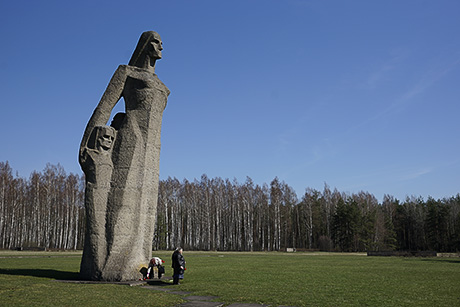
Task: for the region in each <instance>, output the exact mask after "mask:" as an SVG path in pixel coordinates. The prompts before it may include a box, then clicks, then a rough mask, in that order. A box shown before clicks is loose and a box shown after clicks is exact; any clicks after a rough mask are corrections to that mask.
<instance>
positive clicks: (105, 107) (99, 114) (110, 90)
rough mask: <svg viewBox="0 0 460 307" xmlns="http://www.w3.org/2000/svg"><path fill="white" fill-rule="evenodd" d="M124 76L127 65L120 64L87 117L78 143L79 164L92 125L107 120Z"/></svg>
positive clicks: (120, 90) (118, 96) (118, 94)
mask: <svg viewBox="0 0 460 307" xmlns="http://www.w3.org/2000/svg"><path fill="white" fill-rule="evenodd" d="M126 77H127V66H126V65H120V66H119V67H118V68H117V70H116V71H115V73H114V74H113V76H112V79H111V80H110V82H109V84H108V85H107V88H106V90H105V92H104V94H103V95H102V98H101V100H100V101H99V104H98V105H97V107H96V109H95V110H94V112H93V115H91V118H90V119H89V121H88V124H87V125H86V129H85V132H84V134H83V138H82V140H81V144H80V153H79V161H80V164H82V162H83V159H82V158H83V152H84V150H85V148H87V144H88V140H89V138H90V136H91V132H92V131H93V129H94V127H96V126H103V125H106V124H107V122H108V121H109V119H110V115H111V113H112V109H113V108H114V107H115V105H116V104H117V103H118V101H119V100H120V98H121V96H122V94H123V89H124V87H125V82H126Z"/></svg>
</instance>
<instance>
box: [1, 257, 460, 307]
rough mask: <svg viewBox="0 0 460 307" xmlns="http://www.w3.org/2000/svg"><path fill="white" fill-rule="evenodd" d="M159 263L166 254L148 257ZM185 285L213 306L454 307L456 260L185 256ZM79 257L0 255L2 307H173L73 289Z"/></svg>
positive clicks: (108, 288) (459, 269) (94, 288)
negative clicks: (215, 302)
mask: <svg viewBox="0 0 460 307" xmlns="http://www.w3.org/2000/svg"><path fill="white" fill-rule="evenodd" d="M154 255H155V256H159V257H161V258H162V259H164V260H166V263H165V265H166V275H171V274H172V269H171V268H170V265H171V260H170V255H171V252H169V251H168V252H166V251H161V252H154ZM184 257H185V259H186V261H187V270H186V272H185V279H184V281H183V282H182V283H181V285H179V286H173V285H170V286H169V285H168V286H166V287H171V288H175V289H178V290H181V291H191V292H193V295H213V296H218V297H219V300H218V301H220V302H225V303H233V302H247V303H263V304H268V305H272V306H278V305H290V306H460V259H459V258H458V257H457V258H397V257H367V256H364V255H362V254H361V255H360V254H338V253H337V254H336V253H331V254H329V253H275V252H272V253H259V252H254V253H238V252H226V253H220V252H188V251H185V252H184ZM80 258H81V253H78V252H11V251H3V252H0V305H1V306H20V305H23V306H24V305H28V306H141V305H143V306H174V305H175V304H178V303H180V302H182V297H181V296H179V295H174V294H171V293H164V292H161V291H152V290H147V289H144V288H141V287H129V286H122V285H112V284H73V283H63V282H59V281H56V280H65V279H77V278H78V270H79V264H80Z"/></svg>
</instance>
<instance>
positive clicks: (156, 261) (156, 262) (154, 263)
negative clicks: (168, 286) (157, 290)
mask: <svg viewBox="0 0 460 307" xmlns="http://www.w3.org/2000/svg"><path fill="white" fill-rule="evenodd" d="M163 263H164V260H161V259H160V258H158V257H153V258H152V259H150V262H149V267H148V269H147V278H148V279H152V278H153V277H154V275H155V274H154V273H155V270H154V268H155V267H156V268H157V271H158V279H161V275H163V274H164V272H165V268H164V266H163Z"/></svg>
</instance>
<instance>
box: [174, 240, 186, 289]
mask: <svg viewBox="0 0 460 307" xmlns="http://www.w3.org/2000/svg"><path fill="white" fill-rule="evenodd" d="M182 252H183V250H182V248H180V247H178V248H176V250H175V251H174V253H173V254H172V268H173V269H174V275H173V284H174V285H179V279H184V271H185V259H184V256H183V255H182Z"/></svg>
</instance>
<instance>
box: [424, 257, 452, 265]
mask: <svg viewBox="0 0 460 307" xmlns="http://www.w3.org/2000/svg"><path fill="white" fill-rule="evenodd" d="M422 261H430V262H447V263H456V264H460V259H445V258H442V259H436V258H426V259H422Z"/></svg>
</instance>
